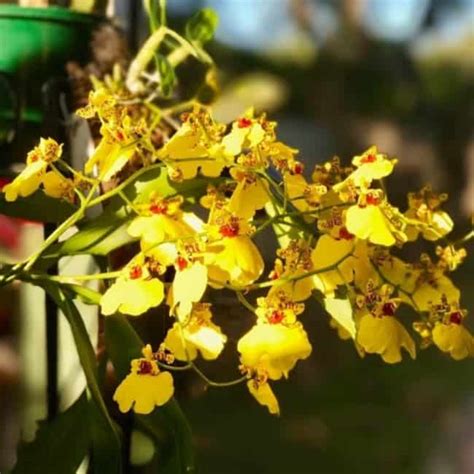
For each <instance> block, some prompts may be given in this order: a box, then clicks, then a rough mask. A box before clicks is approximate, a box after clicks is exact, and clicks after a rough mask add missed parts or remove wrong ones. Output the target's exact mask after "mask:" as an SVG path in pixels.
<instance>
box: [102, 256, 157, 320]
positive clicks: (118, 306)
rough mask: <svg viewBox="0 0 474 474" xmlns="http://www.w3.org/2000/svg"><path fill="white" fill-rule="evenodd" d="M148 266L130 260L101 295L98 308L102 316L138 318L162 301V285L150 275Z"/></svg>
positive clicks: (145, 263)
mask: <svg viewBox="0 0 474 474" xmlns="http://www.w3.org/2000/svg"><path fill="white" fill-rule="evenodd" d="M148 266H149V264H148V262H140V260H138V261H133V260H132V262H131V263H129V264H128V265H127V266H126V267H125V268H124V269H123V270H122V275H120V276H119V277H118V278H117V279H116V280H115V282H114V283H113V284H112V285H111V286H110V287H109V288H108V289H107V291H106V292H105V293H104V294H103V295H102V298H101V300H100V307H101V310H102V314H103V315H105V316H109V315H111V314H114V313H116V312H120V313H123V314H128V315H130V316H138V315H140V314H143V313H145V312H146V311H148V310H149V309H150V308H154V307H155V306H158V305H159V304H160V303H161V302H162V301H163V298H164V285H163V283H162V282H161V281H160V280H159V279H158V278H156V277H154V276H153V275H152V273H151V271H150V270H149V268H148ZM153 270H154V269H153Z"/></svg>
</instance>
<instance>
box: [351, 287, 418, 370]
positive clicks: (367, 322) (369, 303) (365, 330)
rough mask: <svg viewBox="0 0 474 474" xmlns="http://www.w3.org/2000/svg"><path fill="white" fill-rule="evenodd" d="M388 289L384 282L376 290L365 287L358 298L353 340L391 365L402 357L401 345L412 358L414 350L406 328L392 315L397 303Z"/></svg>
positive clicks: (414, 355)
mask: <svg viewBox="0 0 474 474" xmlns="http://www.w3.org/2000/svg"><path fill="white" fill-rule="evenodd" d="M391 292H392V289H391V288H390V287H388V286H387V285H383V286H382V287H381V288H380V289H379V290H376V289H374V288H371V287H370V286H369V288H368V291H367V293H366V294H365V295H364V296H363V297H362V298H360V299H359V305H360V306H361V309H360V311H361V316H360V319H359V321H358V330H357V339H356V340H357V343H358V344H359V345H360V346H361V348H362V349H363V350H364V351H365V352H367V353H369V354H379V355H380V356H381V357H382V359H383V360H384V361H385V362H387V363H388V364H395V363H397V362H400V361H401V360H402V354H401V349H402V348H403V349H405V350H406V351H407V352H408V353H409V354H410V356H411V358H412V359H414V358H415V357H416V349H415V343H414V341H413V339H412V338H411V336H410V335H409V334H408V332H407V330H406V329H405V328H404V327H403V326H402V325H401V324H400V322H399V321H398V320H397V319H396V318H395V311H396V309H397V307H398V304H399V303H398V301H397V300H396V299H393V298H390V294H391Z"/></svg>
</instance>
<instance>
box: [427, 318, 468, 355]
mask: <svg viewBox="0 0 474 474" xmlns="http://www.w3.org/2000/svg"><path fill="white" fill-rule="evenodd" d="M462 319H463V316H462V315H461V312H460V311H456V312H453V313H451V314H450V315H449V321H448V322H447V323H444V322H437V323H435V326H434V328H433V332H432V337H433V342H434V343H435V344H436V346H437V347H438V348H439V349H440V350H442V351H443V352H448V353H449V354H450V355H451V357H452V358H453V359H455V360H461V359H465V358H466V357H473V356H474V338H473V337H472V334H471V333H470V332H469V331H468V330H467V329H466V328H465V327H464V326H463V325H462Z"/></svg>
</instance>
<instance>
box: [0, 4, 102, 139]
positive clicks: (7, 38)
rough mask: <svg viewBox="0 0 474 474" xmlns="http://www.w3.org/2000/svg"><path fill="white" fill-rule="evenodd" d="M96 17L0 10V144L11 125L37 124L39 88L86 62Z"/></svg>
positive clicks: (67, 12) (58, 10) (55, 11)
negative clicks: (70, 65) (68, 67)
mask: <svg viewBox="0 0 474 474" xmlns="http://www.w3.org/2000/svg"><path fill="white" fill-rule="evenodd" d="M100 21H101V17H98V16H94V15H86V14H81V13H77V12H74V11H70V10H67V9H64V8H58V7H49V8H23V7H18V6H16V5H0V140H1V139H2V135H3V138H5V134H8V133H9V130H10V129H11V127H12V124H14V123H15V122H18V121H20V122H21V123H25V122H26V123H40V122H41V121H42V118H43V116H42V111H41V109H42V107H41V105H42V87H43V86H44V84H45V83H47V81H48V80H50V79H51V78H57V77H64V76H65V64H66V62H67V61H70V60H74V61H78V62H80V63H83V62H85V61H86V60H87V59H88V57H89V53H90V51H89V49H90V48H89V44H90V37H91V33H92V30H93V29H94V27H95V26H96V25H97V24H98V23H99V22H100Z"/></svg>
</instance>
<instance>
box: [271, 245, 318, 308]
mask: <svg viewBox="0 0 474 474" xmlns="http://www.w3.org/2000/svg"><path fill="white" fill-rule="evenodd" d="M277 255H278V256H279V257H280V258H281V259H280V258H278V259H276V261H275V266H274V268H273V270H272V271H271V273H270V278H271V279H272V280H275V284H274V285H273V286H272V288H271V289H270V292H269V294H271V295H273V294H275V293H277V292H283V293H285V295H286V297H287V298H288V299H290V300H292V301H304V300H306V299H308V298H309V297H310V296H311V293H312V291H313V289H314V284H313V279H312V277H311V276H308V277H306V278H301V279H299V280H290V281H285V278H287V277H298V276H301V275H304V274H305V273H308V272H310V271H311V270H313V262H312V261H311V249H310V248H309V246H308V245H307V244H306V243H305V242H304V241H297V240H291V241H290V242H289V244H288V245H287V246H286V247H285V248H282V249H278V250H277Z"/></svg>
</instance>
